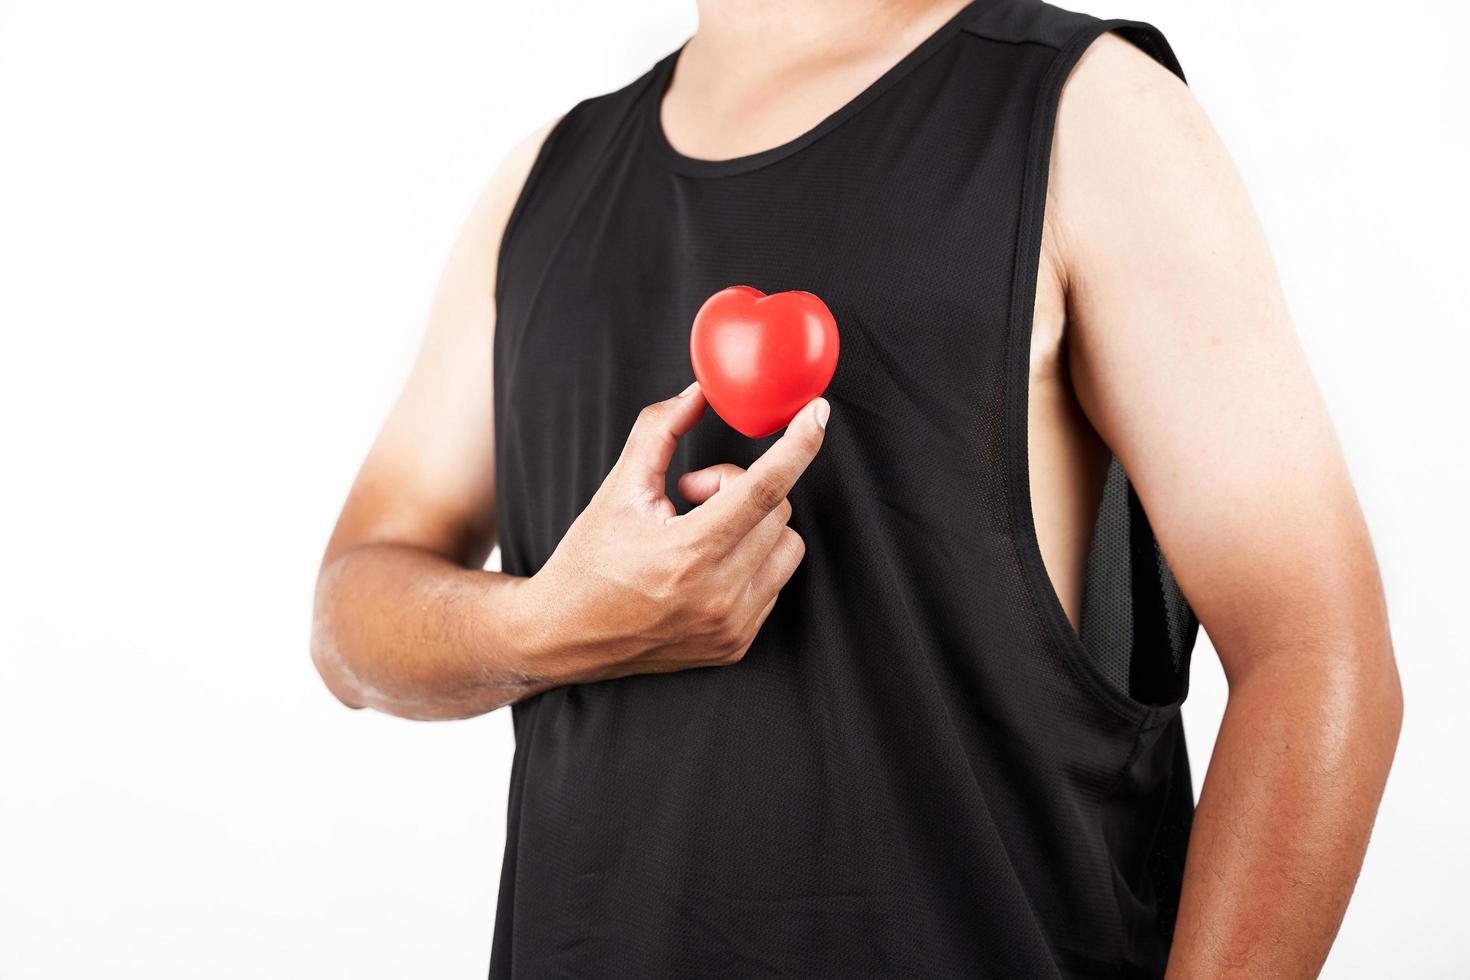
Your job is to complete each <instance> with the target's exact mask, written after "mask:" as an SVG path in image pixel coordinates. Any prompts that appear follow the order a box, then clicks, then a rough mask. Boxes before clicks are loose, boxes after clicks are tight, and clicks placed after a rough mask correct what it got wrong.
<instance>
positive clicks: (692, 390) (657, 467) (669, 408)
mask: <svg viewBox="0 0 1470 980" xmlns="http://www.w3.org/2000/svg"><path fill="white" fill-rule="evenodd" d="M704 407H705V400H704V393H703V392H701V391H700V390H699V383H698V382H695V383H694V384H691V385H690V386H689V387H688V388H685V389H684V390H683V391H681V392H680V393H679V394H677V395H675V396H674V397H673V398H667V399H665V400H663V401H661V402H654V403H653V404H652V405H647V406H644V408H643V410H642V411H641V412H639V413H638V419H637V421H635V422H634V423H633V429H632V431H631V432H629V433H628V441H627V443H626V444H624V446H623V453H622V455H621V456H619V457H618V466H619V468H620V469H621V470H622V471H623V473H624V475H625V476H626V477H627V478H628V479H631V480H633V481H634V482H635V483H637V484H638V485H639V486H640V487H645V488H649V489H657V490H658V492H659V493H660V494H662V493H663V489H664V474H665V473H667V472H668V470H669V461H670V460H672V459H673V458H674V446H675V445H676V444H677V443H678V441H679V437H680V436H682V435H684V433H686V432H688V431H689V430H690V429H692V428H694V423H696V422H698V421H699V419H700V416H702V415H703V414H704Z"/></svg>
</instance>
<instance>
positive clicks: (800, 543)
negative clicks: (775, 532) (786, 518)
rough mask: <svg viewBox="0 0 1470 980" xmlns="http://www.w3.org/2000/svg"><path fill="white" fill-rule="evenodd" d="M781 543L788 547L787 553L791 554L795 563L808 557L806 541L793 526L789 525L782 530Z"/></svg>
mask: <svg viewBox="0 0 1470 980" xmlns="http://www.w3.org/2000/svg"><path fill="white" fill-rule="evenodd" d="M781 543H782V546H783V547H785V548H786V553H787V554H789V555H790V556H791V560H792V562H793V564H794V563H796V562H799V561H801V560H802V559H803V558H804V557H806V541H804V540H803V539H802V536H801V535H799V534H797V533H796V532H795V531H793V530H791V528H789V527H788V528H787V529H786V530H784V531H782V532H781Z"/></svg>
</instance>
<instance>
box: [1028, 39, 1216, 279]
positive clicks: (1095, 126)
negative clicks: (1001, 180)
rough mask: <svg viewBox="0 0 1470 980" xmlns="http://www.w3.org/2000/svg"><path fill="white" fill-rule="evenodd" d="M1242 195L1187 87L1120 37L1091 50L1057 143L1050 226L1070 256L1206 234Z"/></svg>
mask: <svg viewBox="0 0 1470 980" xmlns="http://www.w3.org/2000/svg"><path fill="white" fill-rule="evenodd" d="M1238 196H1239V187H1238V178H1237V176H1236V174H1235V170H1234V166H1233V164H1232V163H1231V161H1230V158H1229V155H1228V153H1227V152H1226V150H1225V147H1224V145H1223V144H1222V142H1221V141H1220V139H1219V137H1218V135H1217V134H1216V133H1215V130H1214V127H1213V126H1212V125H1211V124H1210V121H1209V119H1208V117H1207V116H1206V115H1205V112H1204V109H1203V108H1202V107H1201V106H1200V104H1199V102H1198V101H1197V100H1196V99H1195V97H1194V95H1193V93H1192V92H1191V91H1190V89H1189V87H1188V86H1186V85H1185V84H1184V82H1183V80H1182V79H1181V78H1180V77H1179V76H1178V75H1176V74H1175V73H1174V71H1172V70H1171V69H1170V68H1169V67H1166V66H1165V65H1164V64H1162V63H1161V62H1160V61H1159V60H1158V59H1157V58H1156V57H1155V56H1154V55H1153V54H1151V53H1146V52H1144V51H1143V50H1141V49H1140V48H1139V47H1137V46H1136V45H1135V44H1133V43H1132V42H1131V41H1130V40H1125V39H1124V38H1123V37H1120V36H1118V35H1116V34H1112V33H1104V34H1102V35H1100V36H1098V37H1097V38H1096V40H1094V41H1093V42H1092V43H1091V44H1090V45H1088V47H1087V49H1086V50H1085V51H1084V52H1083V53H1082V55H1081V57H1080V58H1079V59H1078V61H1077V64H1076V66H1075V67H1074V68H1073V69H1072V71H1071V74H1070V75H1069V77H1068V78H1067V80H1066V84H1065V86H1064V87H1063V89H1062V92H1061V97H1060V102H1059V105H1058V107H1057V116H1056V127H1055V131H1054V133H1053V136H1052V146H1051V159H1050V176H1049V180H1048V184H1047V224H1048V231H1049V232H1051V233H1052V234H1054V235H1056V236H1057V238H1058V242H1059V245H1060V249H1059V251H1060V253H1061V255H1062V256H1063V258H1064V259H1069V260H1070V262H1069V264H1075V263H1077V262H1080V261H1083V260H1084V259H1085V253H1086V252H1087V250H1088V249H1093V250H1097V249H1110V250H1115V251H1116V250H1119V249H1124V248H1130V247H1137V248H1141V249H1147V248H1148V247H1149V243H1150V242H1157V241H1158V240H1160V236H1164V235H1167V236H1169V237H1175V236H1179V235H1184V234H1189V233H1190V230H1191V229H1196V230H1198V231H1201V232H1203V231H1204V230H1205V229H1207V228H1208V227H1209V226H1210V224H1211V221H1212V220H1213V219H1214V218H1218V217H1219V215H1218V213H1217V211H1218V208H1219V206H1220V204H1221V202H1222V201H1223V200H1225V199H1232V200H1233V199H1235V198H1237V197H1238ZM1216 227H1217V230H1218V226H1216ZM1067 278H1069V279H1070V278H1072V277H1071V276H1070V275H1069V276H1067Z"/></svg>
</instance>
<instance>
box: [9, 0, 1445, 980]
mask: <svg viewBox="0 0 1470 980" xmlns="http://www.w3.org/2000/svg"><path fill="white" fill-rule="evenodd" d="M1064 5H1065V4H1064ZM1073 5H1076V6H1082V4H1081V3H1080V2H1077V0H1074V4H1073ZM1086 9H1089V10H1091V11H1092V12H1094V13H1098V14H1104V15H1110V16H1130V17H1137V18H1142V19H1146V20H1150V21H1152V22H1153V23H1155V24H1157V25H1158V26H1160V27H1161V28H1162V29H1163V30H1164V32H1165V33H1166V34H1167V35H1168V36H1169V38H1170V39H1171V41H1172V42H1173V44H1174V46H1175V48H1176V50H1177V52H1178V53H1179V55H1180V58H1181V59H1182V61H1183V62H1184V65H1185V68H1186V70H1187V71H1188V72H1189V73H1190V76H1191V78H1192V80H1193V82H1194V86H1195V90H1196V92H1197V93H1198V95H1199V97H1200V99H1201V100H1202V101H1203V103H1204V104H1205V106H1206V108H1207V109H1208V110H1209V112H1210V114H1211V116H1212V118H1213V119H1214V121H1215V123H1216V124H1217V126H1218V127H1219V128H1220V130H1221V131H1222V132H1223V134H1224V136H1225V138H1226V141H1227V143H1228V144H1229V145H1230V146H1231V148H1232V150H1233V152H1234V154H1235V156H1236V159H1237V162H1238V163H1239V165H1240V167H1241V169H1242V171H1243V172H1244V174H1245V177H1246V180H1247V182H1248V184H1249V185H1250V187H1251V189H1252V192H1253V194H1254V197H1255V200H1256V202H1257V205H1258V207H1259V209H1260V211H1261V213H1262V216H1263V218H1264V221H1265V223H1266V225H1267V228H1268V231H1269V233H1270V235H1271V238H1272V241H1273V243H1274V246H1275V249H1276V254H1277V256H1278V259H1279V262H1280V266H1281V269H1282V274H1283V278H1284V280H1285V283H1286V288H1287V291H1288V294H1289V297H1290V299H1291V302H1292V306H1293V311H1294V314H1295V317H1296V320H1297V323H1298V329H1299V331H1300V333H1301V335H1302V337H1303V340H1304V342H1305V344H1306V345H1307V347H1308V349H1309V353H1310V355H1311V358H1312V361H1313V363H1314V365H1315V367H1316V370H1317V374H1318V377H1319V379H1320V382H1321V384H1322V386H1323V388H1324V390H1325V392H1326V396H1327V398H1328V401H1329V404H1330V405H1331V407H1332V409H1333V414H1334V418H1335V419H1336V421H1337V424H1338V426H1339V429H1340V432H1341V434H1342V438H1343V440H1344V442H1345V444H1346V447H1347V450H1348V453H1349V456H1350V460H1351V463H1352V466H1353V471H1354V474H1355V476H1356V479H1357V481H1358V487H1359V491H1360V494H1361V496H1362V500H1363V504H1364V507H1365V509H1366V511H1367V513H1368V516H1369V519H1370V522H1371V524H1372V528H1373V531H1374V535H1375V539H1376V541H1377V545H1378V549H1379V556H1380V559H1381V561H1382V564H1383V569H1384V573H1385V576H1386V579H1387V583H1388V590H1389V598H1390V605H1391V609H1392V615H1393V623H1394V627H1395V635H1396V639H1397V648H1398V652H1399V656H1400V660H1401V664H1402V669H1403V675H1404V682H1405V687H1406V694H1407V719H1406V723H1405V727H1404V734H1403V740H1402V743H1401V748H1400V752H1399V760H1398V764H1397V766H1396V768H1395V770H1394V774H1393V777H1392V779H1391V781H1390V784H1389V790H1388V796H1387V800H1386V802H1385V804H1384V808H1383V813H1382V816H1381V819H1380V822H1379V826H1378V830H1377V833H1376V835H1375V839H1374V842H1373V846H1372V849H1371V851H1370V852H1369V856H1368V862H1367V866H1366V869H1365V871H1364V874H1363V878H1362V883H1361V885H1360V886H1359V890H1358V895H1357V897H1356V899H1355V900H1354V902H1353V905H1352V908H1351V910H1350V911H1349V913H1348V916H1347V920H1346V923H1345V925H1344V926H1343V931H1342V936H1341V939H1340V940H1339V942H1338V945H1337V948H1336V951H1335V952H1334V954H1333V956H1332V959H1331V960H1330V961H1329V964H1328V968H1327V972H1326V975H1327V976H1328V977H1365V978H1367V977H1373V978H1377V977H1386V976H1398V977H1416V978H1437V977H1470V949H1467V945H1466V944H1467V938H1466V935H1465V927H1466V925H1467V924H1470V899H1467V885H1466V882H1467V881H1470V844H1467V842H1466V831H1465V828H1466V826H1467V817H1466V811H1467V805H1470V796H1467V788H1466V780H1465V777H1464V770H1465V763H1464V757H1465V748H1466V733H1467V730H1470V725H1467V721H1466V711H1465V708H1464V705H1465V704H1466V695H1467V693H1470V661H1467V652H1470V651H1467V646H1470V644H1467V643H1466V641H1465V630H1464V627H1463V625H1462V623H1461V622H1460V617H1461V616H1463V615H1464V614H1465V610H1466V608H1467V605H1466V603H1465V601H1464V600H1465V596H1466V594H1467V591H1470V590H1467V585H1470V582H1467V574H1466V571H1465V570H1466V568H1467V553H1466V549H1467V548H1470V533H1467V518H1466V502H1467V500H1470V475H1467V467H1466V464H1465V462H1464V458H1463V455H1462V454H1463V450H1464V448H1465V445H1466V439H1465V435H1464V431H1463V424H1464V422H1465V421H1466V416H1467V413H1466V410H1465V390H1466V382H1465V371H1466V357H1467V354H1470V345H1467V341H1466V328H1467V326H1470V323H1467V319H1470V318H1467V316H1466V314H1465V312H1464V307H1463V306H1462V304H1461V302H1460V300H1461V296H1460V289H1458V288H1457V287H1456V285H1455V284H1456V282H1457V281H1458V282H1463V267H1464V263H1465V260H1466V258H1467V255H1466V250H1465V246H1464V242H1465V223H1466V220H1467V217H1470V208H1467V194H1466V191H1465V187H1464V176H1465V174H1467V173H1470V154H1467V150H1466V145H1465V142H1464V137H1465V132H1464V130H1465V118H1466V116H1465V104H1466V101H1465V100H1466V95H1467V92H1466V85H1465V82H1464V76H1463V71H1462V70H1461V68H1460V67H1459V65H1460V61H1461V45H1462V44H1463V38H1464V36H1465V35H1466V30H1467V28H1470V23H1467V16H1466V14H1465V13H1464V7H1463V5H1461V4H1453V3H1449V2H1439V3H1434V2H1431V0H1406V2H1401V3H1398V4H1396V5H1395V7H1394V10H1393V19H1394V20H1395V21H1396V22H1397V23H1399V24H1405V25H1409V29H1408V30H1404V31H1400V30H1397V29H1394V30H1389V29H1388V26H1389V25H1388V24H1386V23H1385V21H1384V18H1385V16H1387V14H1386V13H1385V9H1386V8H1384V7H1382V5H1381V4H1374V5H1371V6H1370V5H1369V4H1366V3H1359V4H1355V3H1344V2H1324V0H1312V2H1306V0H1299V2H1296V3H1279V2H1270V0H1230V2H1229V3H1226V2H1224V0H1210V2H1206V0H1174V2H1172V3H1169V2H1164V0H1117V2H1116V3H1115V4H1112V5H1102V4H1101V2H1100V0H1099V2H1098V3H1093V4H1090V5H1088V6H1087V7H1086ZM693 26H694V12H693V7H692V4H691V3H689V2H687V0H667V2H666V3H661V4H658V5H651V4H645V5H638V4H634V3H628V2H624V3H596V2H583V3H573V2H568V0H558V2H551V0H542V2H539V3H536V4H518V5H514V6H512V5H508V4H507V5H499V6H498V7H496V6H492V5H491V4H489V3H487V2H483V0H481V2H470V0H419V2H416V3H413V4H407V3H401V4H393V5H389V4H375V3H363V2H356V3H348V2H333V0H291V2H284V0H257V2H255V3H251V4H220V3H213V4H207V3H199V2H197V0H195V2H177V3H164V2H159V0H139V2H135V3H129V4H117V3H102V2H66V0H47V2H42V0H31V2H19V0H0V330H3V348H0V427H3V441H0V450H3V454H0V467H3V473H4V475H3V478H0V501H3V505H0V547H3V554H4V559H5V560H4V561H3V563H0V977H4V978H6V980H22V978H33V977H47V978H50V977H67V978H69V977H81V976H90V975H93V974H94V972H95V973H96V974H98V975H107V976H112V977H150V978H151V977H195V976H208V977H216V978H234V977H265V976H270V977H332V976H353V977H361V978H379V977H381V978H409V977H412V978H421V977H435V978H438V977H445V978H452V977H478V976H483V974H484V971H485V967H486V964H487V959H488V951H489V943H490V932H491V924H492V921H493V916H494V903H495V893H496V887H497V883H498V873H499V864H500V851H501V846H502V844H503V835H504V826H505V819H504V817H505V794H506V781H507V775H508V771H509V765H510V756H511V751H512V740H511V731H510V725H509V715H508V713H506V712H500V713H497V714H494V715H491V716H488V717H485V718H481V719H477V720H474V721H470V722H461V723H449V724H421V723H411V722H405V721H399V720H395V719H391V718H387V717H383V716H379V715H372V714H367V713H357V714H353V713H349V712H348V711H346V710H345V709H342V708H341V707H339V706H338V705H337V704H336V702H334V701H333V700H332V698H331V697H330V696H329V695H328V694H327V692H326V691H325V689H323V688H322V687H321V685H320V684H319V682H318V681H317V679H316V676H315V673H314V672H313V670H312V667H311V664H310V661H309V658H308V654H307V642H306V641H307V630H308V623H309V609H310V601H311V593H312V581H313V578H314V574H315V571H316V564H317V560H318V557H319V555H320V551H321V548H322V546H323V544H324V542H325V537H326V534H327V532H328V531H329V529H330V526H331V523H332V521H333V518H334V516H335V513H336V510H337V508H338V506H339V504H340V502H341V499H342V497H343V495H344V493H345V492H346V489H347V486H348V483H349V481H350V479H351V477H352V474H353V472H354V470H355V467H356V465H357V463H358V461H359V460H360V458H361V455H362V454H363V452H364V451H365V449H366V448H367V446H368V443H369V441H370V440H371V438H372V436H373V434H374V432H375V431H376V428H377V426H378V424H379V422H380V421H381V419H382V416H383V414H384V412H385V411H386V409H387V407H388V405H389V401H390V399H391V397H392V395H393V393H394V392H395V391H396V389H397V386H398V385H399V383H400V382H401V380H402V378H403V376H404V374H405V372H406V370H407V368H408V364H409V361H410V358H411V356H412V354H413V351H414V349H415V347H416V345H417V342H418V338H419V334H420V330H421V326H422V323H423V320H424V315H425V313H426V310H427V306H428V300H429V296H430V293H431V290H432V288H433V286H434V283H435V280H436V277H437V275H438V271H439V267H440V263H441V261H442V259H443V257H444V255H445V252H446V249H447V247H448V244H449V242H450V240H451V238H452V236H453V234H454V232H455V230H456V228H457V226H458V224H459V222H460V220H461V219H462V217H463V216H464V214H465V213H466V210H467V208H468V206H469V204H470V202H471V201H472V199H473V198H474V196H475V195H476V193H477V191H478V190H479V188H480V186H481V184H482V183H483V181H484V179H485V178H486V176H487V175H488V174H489V173H490V171H491V169H492V168H493V166H494V165H495V163H496V162H497V160H498V159H499V157H500V156H501V154H502V153H503V152H505V151H506V150H507V149H508V148H509V147H510V146H511V145H512V144H513V143H514V142H515V141H517V140H518V139H519V138H520V137H521V136H522V135H523V134H524V133H526V132H527V131H529V130H531V129H533V128H534V127H535V126H536V125H538V124H539V123H540V122H542V121H544V120H546V119H548V118H551V117H552V116H554V115H556V114H557V113H559V112H561V111H563V110H564V109H566V108H567V107H568V106H570V105H571V104H572V103H574V102H575V101H577V100H578V99H580V98H582V97H584V96H586V95H591V94H596V93H598V92H602V91H606V90H609V89H611V88H615V87H618V86H620V85H622V84H623V83H624V82H626V81H628V80H630V79H632V78H633V77H634V76H636V75H637V74H640V73H641V72H642V71H643V70H645V69H646V68H647V67H648V66H649V65H651V64H652V62H653V61H654V60H655V59H656V58H657V57H658V56H660V55H662V54H664V53H666V52H667V51H669V50H670V49H672V48H673V47H674V46H675V45H677V44H678V43H679V41H681V40H682V39H683V38H684V37H685V36H686V35H687V34H688V33H689V32H690V31H691V30H692V29H693ZM1195 665H1196V666H1195V671H1194V690H1193V693H1192V695H1191V699H1190V702H1189V706H1188V710H1187V715H1186V718H1187V723H1188V725H1189V726H1190V737H1191V742H1192V750H1193V753H1194V759H1195V765H1196V769H1197V778H1198V777H1199V776H1202V775H1203V772H1204V767H1205V762H1206V760H1207V759H1208V753H1209V749H1210V746H1211V742H1212V733H1213V730H1214V727H1215V725H1216V724H1217V722H1218V719H1219V715H1220V712H1221V710H1222V706H1223V703H1224V697H1225V691H1224V682H1223V680H1222V678H1221V675H1220V671H1219V667H1218V664H1217V663H1216V661H1215V660H1214V654H1213V652H1212V650H1210V648H1209V647H1208V645H1207V643H1204V642H1202V643H1201V645H1200V647H1199V649H1198V650H1197V651H1196V659H1195Z"/></svg>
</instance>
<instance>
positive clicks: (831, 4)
mask: <svg viewBox="0 0 1470 980" xmlns="http://www.w3.org/2000/svg"><path fill="white" fill-rule="evenodd" d="M964 5H965V0H698V7H699V27H698V29H697V30H696V31H695V33H694V36H693V37H692V38H690V40H689V44H688V45H687V46H686V51H697V56H698V58H699V59H701V60H704V59H708V61H709V62H712V63H720V64H725V65H730V66H736V65H739V64H740V63H742V62H744V63H749V62H750V61H751V60H752V59H751V52H752V51H759V52H760V60H762V61H766V62H772V61H778V62H779V61H786V60H790V59H797V58H798V57H799V56H806V57H810V56H811V55H812V54H813V53H815V52H846V51H852V50H855V49H863V48H868V49H871V48H873V47H875V46H878V47H881V46H883V43H882V41H881V40H879V39H887V38H892V39H895V40H899V41H900V43H901V42H902V39H905V38H907V37H908V36H909V35H911V34H912V33H914V32H915V31H918V32H920V33H922V32H924V31H925V28H928V29H930V30H932V29H933V28H935V27H938V26H939V25H940V24H942V23H943V22H944V21H945V20H947V19H948V18H950V17H951V16H953V15H954V13H955V12H956V11H958V10H959V9H960V8H961V7H963V6H964Z"/></svg>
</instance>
